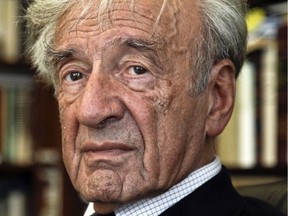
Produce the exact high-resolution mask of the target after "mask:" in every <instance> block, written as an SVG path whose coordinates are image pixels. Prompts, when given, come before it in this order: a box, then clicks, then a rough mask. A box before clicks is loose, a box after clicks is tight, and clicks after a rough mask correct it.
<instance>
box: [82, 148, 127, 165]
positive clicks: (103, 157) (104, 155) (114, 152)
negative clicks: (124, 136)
mask: <svg viewBox="0 0 288 216" xmlns="http://www.w3.org/2000/svg"><path fill="white" fill-rule="evenodd" d="M131 153H132V150H131V151H127V150H122V149H111V150H104V151H86V152H83V158H84V160H85V161H86V162H87V163H88V164H91V165H93V164H94V163H95V162H99V161H119V160H121V159H122V158H123V157H124V156H126V155H128V154H131Z"/></svg>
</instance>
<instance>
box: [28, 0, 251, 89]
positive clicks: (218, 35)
mask: <svg viewBox="0 0 288 216" xmlns="http://www.w3.org/2000/svg"><path fill="white" fill-rule="evenodd" d="M99 1H100V6H99V9H98V14H101V13H102V12H104V11H107V10H109V9H111V7H113V6H112V5H113V0H99ZM114 1H115V0H114ZM79 2H80V3H81V4H82V7H83V12H82V14H80V17H81V16H84V15H85V13H87V11H88V10H89V8H90V7H91V4H93V3H95V0H80V1H79V0H34V3H32V4H31V5H30V6H29V8H28V9H27V14H26V17H25V18H26V21H27V33H28V38H27V54H28V56H30V58H31V61H32V64H33V66H34V67H35V68H36V69H37V71H38V72H39V76H40V77H41V78H42V79H44V81H46V82H47V83H48V84H52V85H54V87H56V84H57V82H56V80H57V79H56V77H55V74H56V71H55V70H56V69H55V68H54V65H53V64H52V58H51V57H52V55H51V50H54V49H53V48H54V47H53V42H54V37H55V34H56V22H57V20H58V19H59V18H60V17H61V16H63V15H64V14H65V12H66V11H68V10H69V8H71V7H72V6H73V5H75V4H79ZM196 2H197V4H198V7H199V8H200V12H201V15H202V17H201V18H202V25H201V26H202V29H201V34H200V36H199V39H198V40H197V41H195V44H194V46H195V47H194V48H193V50H194V51H192V50H191V52H193V53H192V54H193V55H192V56H193V57H192V59H191V60H190V61H191V65H192V66H191V69H192V70H193V71H195V73H196V74H195V75H193V78H192V79H193V80H194V81H193V82H192V83H191V85H192V86H193V89H194V91H195V92H201V91H203V90H204V89H205V88H206V86H207V82H208V79H209V75H210V70H211V67H212V65H213V64H214V63H215V62H217V61H219V60H221V59H225V58H228V59H231V61H232V62H233V63H234V65H235V67H236V75H237V74H238V73H239V71H240V69H241V67H242V64H243V61H244V58H245V52H246V37H247V30H246V22H245V13H246V3H245V0H196ZM166 4H168V0H163V6H162V8H161V10H160V11H159V16H158V19H157V21H156V24H157V22H158V21H159V19H160V17H161V14H162V12H163V10H164V9H165V6H166ZM133 5H134V0H131V10H133V7H134V6H133ZM80 17H79V18H80Z"/></svg>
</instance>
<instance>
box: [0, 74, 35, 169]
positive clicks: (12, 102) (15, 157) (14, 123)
mask: <svg viewBox="0 0 288 216" xmlns="http://www.w3.org/2000/svg"><path fill="white" fill-rule="evenodd" d="M32 89H33V80H32V76H31V75H19V74H17V75H16V74H14V75H13V74H8V73H0V157H1V160H2V161H3V162H5V163H10V164H15V165H21V166H22V165H29V164H31V163H32V160H33V142H32V136H31V125H30V119H31V115H32V113H31V102H32Z"/></svg>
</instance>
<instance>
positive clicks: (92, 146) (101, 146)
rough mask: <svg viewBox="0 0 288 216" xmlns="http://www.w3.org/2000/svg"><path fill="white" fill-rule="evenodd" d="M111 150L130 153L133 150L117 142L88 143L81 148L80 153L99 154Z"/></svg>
mask: <svg viewBox="0 0 288 216" xmlns="http://www.w3.org/2000/svg"><path fill="white" fill-rule="evenodd" d="M111 150H122V151H132V150H133V148H132V147H130V146H129V145H127V144H124V143H119V142H102V143H95V142H89V143H86V144H85V145H84V146H83V147H82V149H81V152H101V151H111Z"/></svg>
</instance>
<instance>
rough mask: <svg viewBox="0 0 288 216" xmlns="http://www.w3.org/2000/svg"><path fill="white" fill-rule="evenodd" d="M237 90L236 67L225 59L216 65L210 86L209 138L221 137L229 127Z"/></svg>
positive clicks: (207, 124)
mask: <svg viewBox="0 0 288 216" xmlns="http://www.w3.org/2000/svg"><path fill="white" fill-rule="evenodd" d="M235 88H236V81H235V66H234V64H233V63H232V62H231V60H229V59H224V60H221V61H219V62H217V63H215V64H214V65H213V67H212V70H211V75H210V79H209V85H208V97H209V110H208V114H207V119H206V134H207V136H210V137H215V136H217V135H219V134H220V133H221V132H222V131H223V130H224V128H225V126H226V125H227V123H228V121H229V119H230V117H231V115H232V112H233V107H234V100H235V91H236V90H235Z"/></svg>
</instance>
